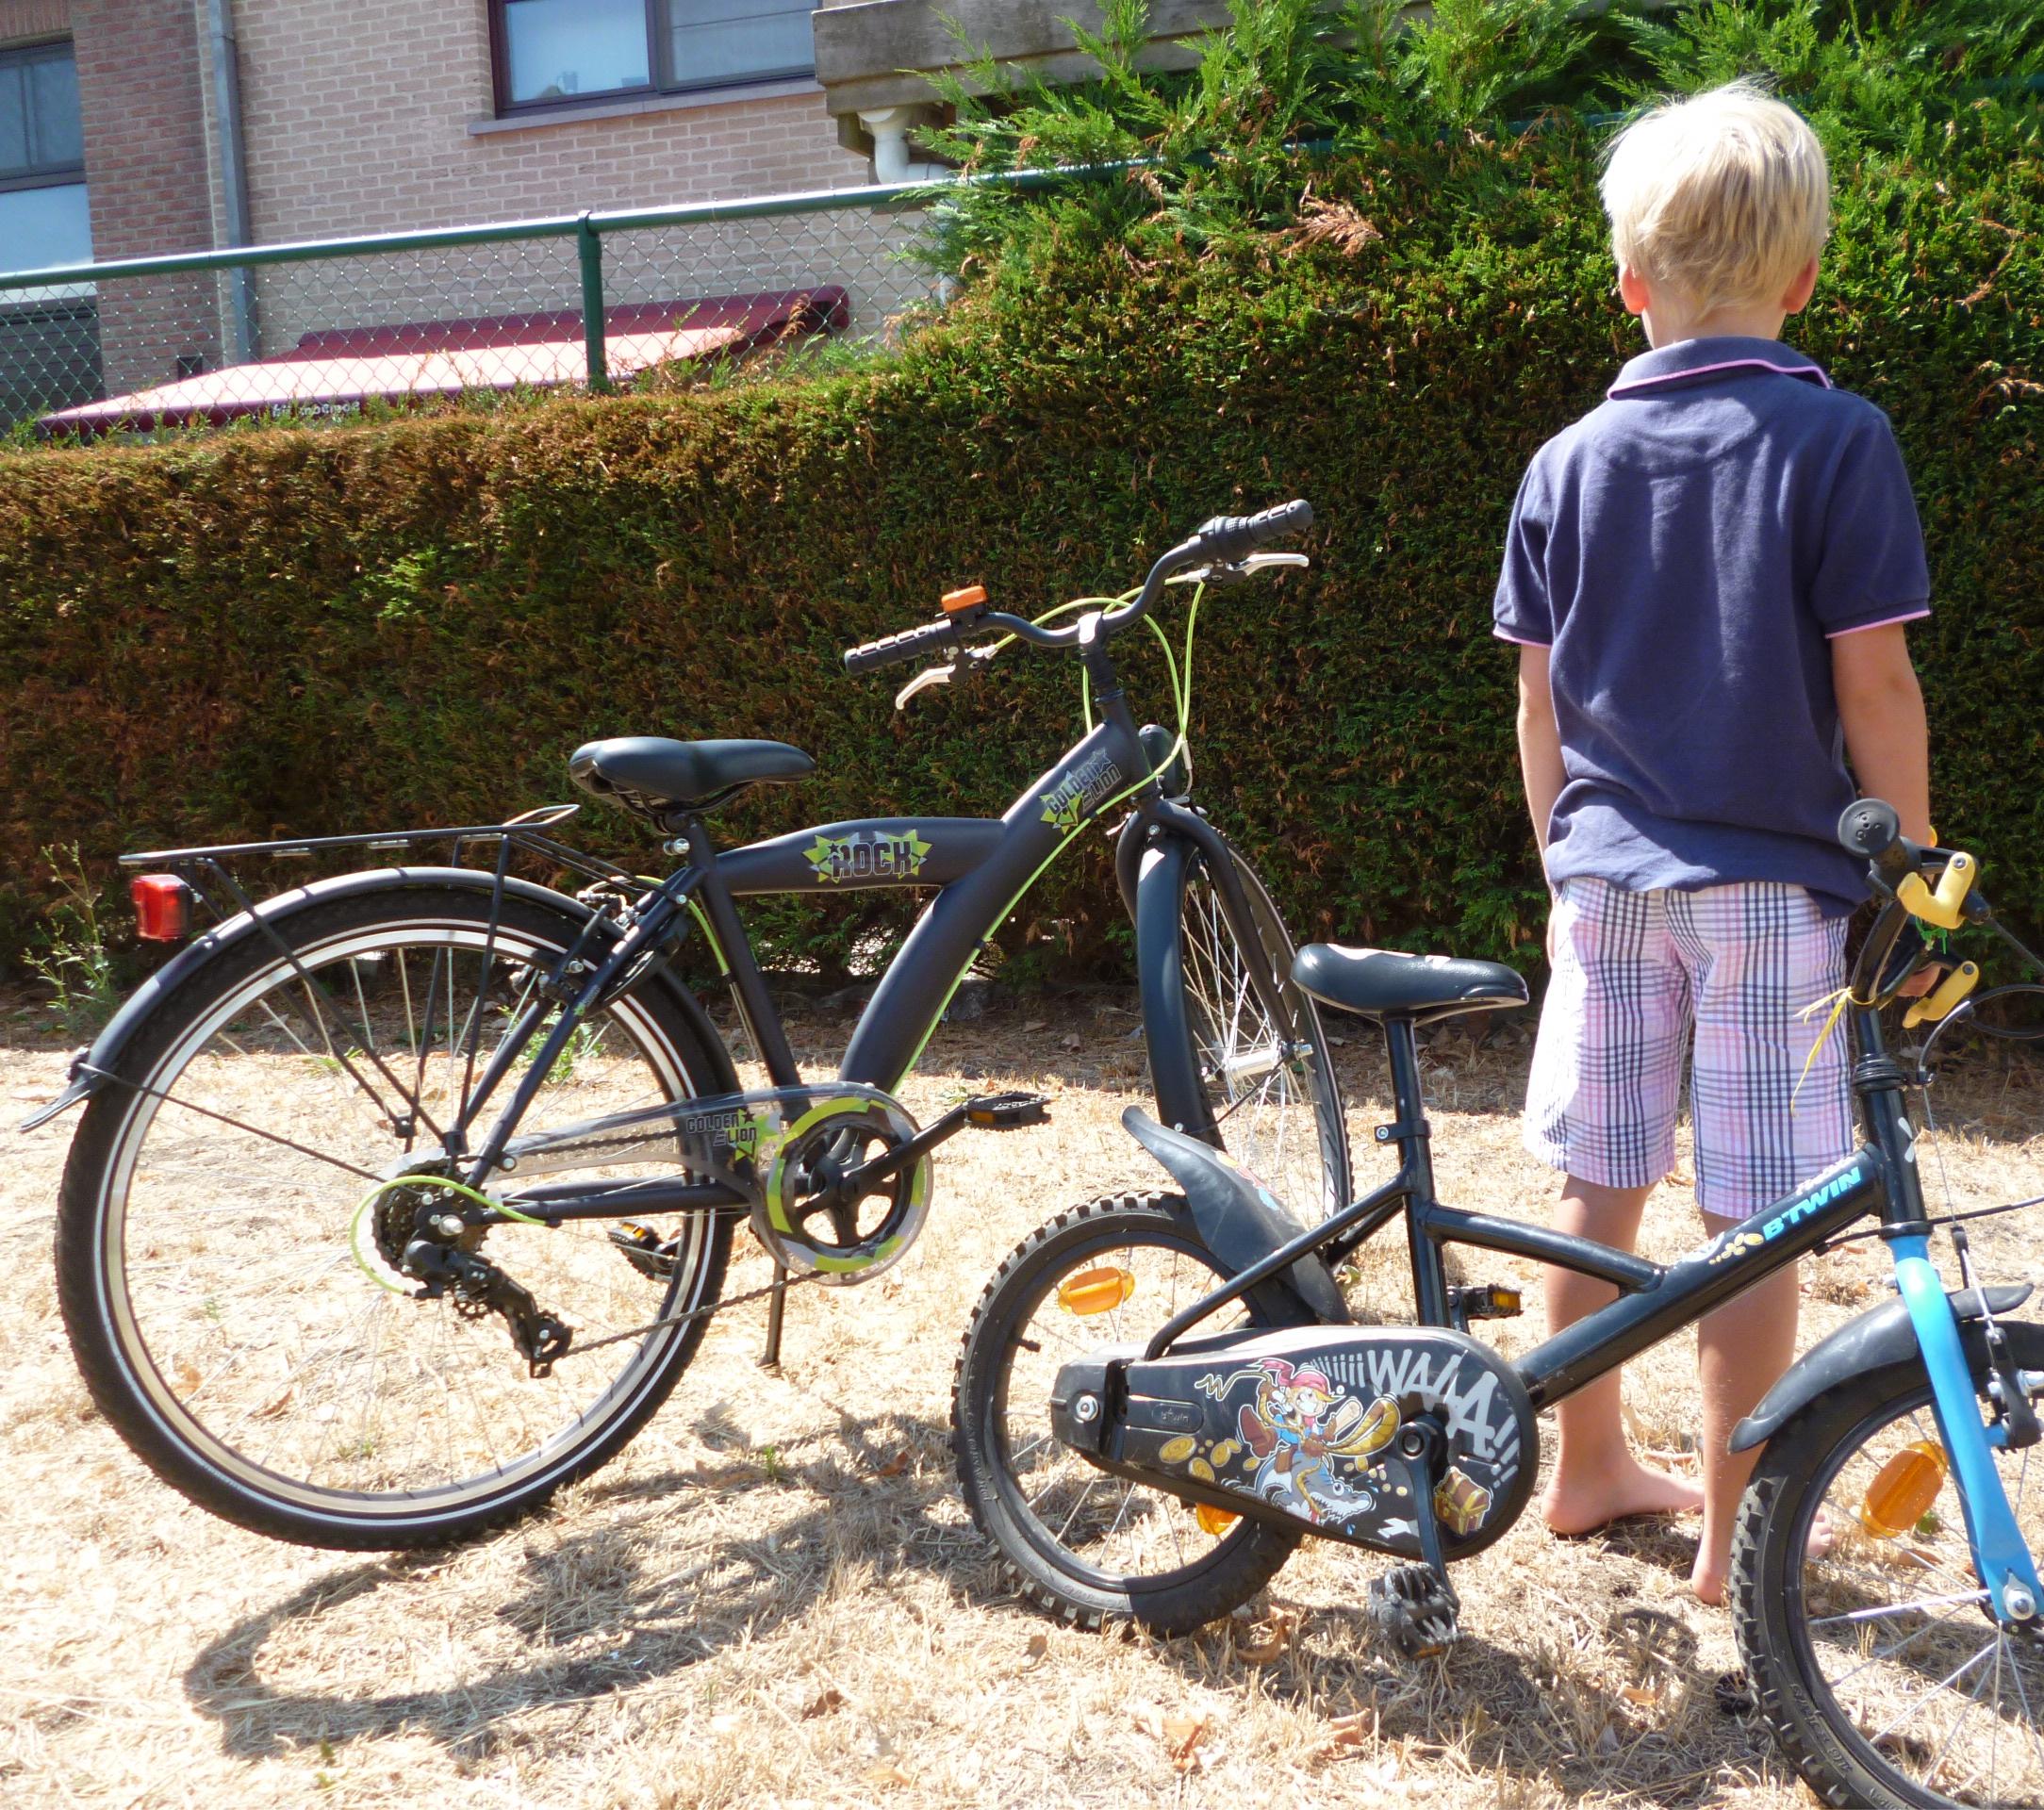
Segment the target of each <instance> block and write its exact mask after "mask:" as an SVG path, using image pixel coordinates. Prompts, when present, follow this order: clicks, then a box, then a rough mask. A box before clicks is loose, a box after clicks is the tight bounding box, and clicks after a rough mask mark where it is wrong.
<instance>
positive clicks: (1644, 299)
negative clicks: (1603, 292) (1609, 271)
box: [1618, 264, 1815, 314]
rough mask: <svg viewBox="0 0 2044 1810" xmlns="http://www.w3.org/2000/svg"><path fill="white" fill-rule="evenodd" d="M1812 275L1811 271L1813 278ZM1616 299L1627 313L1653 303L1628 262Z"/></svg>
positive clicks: (1642, 280)
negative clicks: (1622, 304) (1621, 303)
mask: <svg viewBox="0 0 2044 1810" xmlns="http://www.w3.org/2000/svg"><path fill="white" fill-rule="evenodd" d="M1814 275H1815V272H1814V271H1813V272H1812V277H1813V279H1814ZM1618 299H1619V300H1620V301H1621V302H1623V303H1624V304H1625V312H1626V313H1627V314H1644V313H1645V312H1646V311H1647V310H1648V309H1649V308H1650V307H1652V306H1653V305H1654V298H1653V296H1652V295H1650V294H1649V293H1648V291H1647V287H1646V278H1645V277H1643V276H1641V275H1640V272H1639V271H1636V270H1634V269H1633V268H1632V266H1631V265H1630V264H1621V265H1620V266H1619V267H1618Z"/></svg>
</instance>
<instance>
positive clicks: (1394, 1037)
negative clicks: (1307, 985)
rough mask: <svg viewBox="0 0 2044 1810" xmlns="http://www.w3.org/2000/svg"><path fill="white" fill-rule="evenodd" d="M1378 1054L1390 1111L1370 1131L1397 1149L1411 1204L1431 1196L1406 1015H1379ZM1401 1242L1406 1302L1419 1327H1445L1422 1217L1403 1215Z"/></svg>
mask: <svg viewBox="0 0 2044 1810" xmlns="http://www.w3.org/2000/svg"><path fill="white" fill-rule="evenodd" d="M1383 1022H1384V1053H1385V1056H1386V1058H1387V1060H1388V1061H1389V1062H1390V1064H1391V1088H1392V1100H1393V1111H1395V1113H1396V1115H1397V1116H1396V1117H1395V1118H1394V1119H1393V1122H1392V1123H1391V1124H1390V1125H1380V1126H1378V1127H1376V1141H1377V1143H1378V1144H1396V1145H1397V1147H1398V1165H1399V1174H1400V1177H1401V1179H1402V1180H1403V1182H1404V1183H1405V1186H1406V1187H1407V1189H1408V1190H1409V1200H1410V1201H1411V1202H1414V1203H1422V1202H1426V1201H1430V1200H1432V1199H1433V1197H1434V1157H1433V1144H1432V1135H1433V1134H1432V1127H1429V1126H1428V1125H1427V1123H1426V1089H1425V1087H1424V1086H1423V1084H1422V1082H1421V1079H1420V1057H1419V1040H1418V1038H1417V1036H1416V1035H1415V1033H1414V1028H1413V1027H1414V1020H1413V1018H1412V1017H1411V1015H1410V1014H1409V1013H1406V1012H1386V1013H1385V1014H1384V1021H1383ZM1406 1241H1407V1244H1408V1247H1409V1255H1410V1258H1411V1262H1412V1298H1413V1305H1414V1306H1415V1307H1416V1308H1417V1309H1418V1312H1419V1319H1420V1324H1421V1325H1436V1326H1440V1325H1447V1324H1448V1296H1447V1284H1446V1281H1445V1278H1444V1277H1443V1275H1442V1267H1441V1254H1440V1252H1439V1250H1438V1249H1436V1248H1435V1246H1434V1245H1433V1243H1432V1242H1431V1240H1430V1238H1429V1236H1428V1233H1427V1229H1426V1223H1425V1220H1424V1218H1423V1217H1422V1215H1421V1214H1419V1213H1418V1212H1416V1211H1415V1210H1414V1209H1413V1207H1412V1206H1408V1208H1407V1210H1406Z"/></svg>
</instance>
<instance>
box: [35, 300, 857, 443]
mask: <svg viewBox="0 0 2044 1810" xmlns="http://www.w3.org/2000/svg"><path fill="white" fill-rule="evenodd" d="M848 320H849V300H848V298H847V296H846V294H845V291H844V290H843V289H841V288H836V287H834V286H832V287H828V288H813V289H788V290H783V291H782V292H780V293H778V294H774V295H724V296H711V297H705V298H702V299H700V300H696V301H680V302H637V303H630V304H624V305H621V306H618V307H615V308H606V309H605V310H604V313H603V337H604V348H605V352H606V354H607V360H608V366H609V370H610V374H611V376H612V377H613V378H614V379H618V378H628V377H635V376H636V375H637V374H638V373H639V372H640V371H642V370H649V369H650V368H651V367H652V366H653V365H656V364H659V363H661V362H662V361H663V360H668V359H696V358H705V357H709V356H712V355H713V354H718V353H736V352H743V351H745V350H746V349H747V348H748V347H750V346H755V345H760V344H765V343H769V342H771V341H773V340H776V339H781V338H784V337H787V336H788V335H790V334H809V333H817V332H827V331H829V330H830V329H832V328H834V327H842V326H844V325H845V324H846V322H847V321H848ZM587 375H588V354H587V352H586V350H585V347H584V344H583V337H582V315H581V313H580V311H579V310H576V309H571V308H564V309H560V310H558V311H556V312H553V313H548V314H520V315H490V316H483V317H479V318H476V319H473V320H467V321H418V322H413V323H410V324H407V325H403V326H389V327H340V328H334V329H330V330H326V331H322V332H318V333H308V334H306V335H305V337H303V338H301V339H300V340H299V342H298V344H297V345H296V346H295V347H293V348H292V349H291V350H290V351H289V352H288V353H282V354H278V355H277V356H276V357H273V358H264V359H260V360H258V361H257V362H255V363H254V364H248V365H230V366H228V367H226V369H224V370H209V371H206V372H203V373H202V374H200V375H199V376H196V377H185V378H180V379H179V380H178V381H177V382H175V383H170V384H158V385H157V386H156V387H154V388H150V389H138V390H134V391H132V392H131V393H129V394H128V395H125V396H110V397H108V398H107V400H106V401H105V402H101V403H81V404H79V405H78V406H77V407H76V408H66V409H60V410H59V411H58V413H56V414H54V415H45V416H44V417H43V418H42V419H41V420H40V421H38V422H37V423H36V425H37V427H38V429H39V430H40V431H41V432H42V433H44V434H46V435H48V434H66V433H69V434H80V435H91V434H109V433H114V432H117V431H124V430H125V431H132V432H143V431H146V430H147V429H149V428H153V427H173V426H186V425H191V424H196V423H201V422H214V423H217V422H221V421H226V420H234V419H235V418H236V417H238V416H243V415H276V414H283V413H285V412H286V411H288V410H320V409H334V408H343V407H347V406H349V405H350V404H354V403H366V402H369V401H371V400H376V401H381V402H387V403H403V402H411V401H416V400H419V399H420V398H423V397H430V396H454V395H459V394H460V393H461V392H462V391H463V390H470V389H517V388H519V387H525V386H530V387H533V388H538V389H544V388H550V387H554V386H556V385H560V384H572V383H580V382H582V381H583V380H585V378H586V377H587Z"/></svg>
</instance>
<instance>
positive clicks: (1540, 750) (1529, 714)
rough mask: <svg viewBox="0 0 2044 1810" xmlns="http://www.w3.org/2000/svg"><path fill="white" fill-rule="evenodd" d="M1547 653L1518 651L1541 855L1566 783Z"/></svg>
mask: <svg viewBox="0 0 2044 1810" xmlns="http://www.w3.org/2000/svg"><path fill="white" fill-rule="evenodd" d="M1548 651H1549V650H1547V649H1545V648H1541V647H1529V646H1527V645H1525V644H1524V643H1522V644H1521V645H1520V648H1519V771H1520V773H1521V774H1522V775H1523V776H1524V777H1525V806H1526V810H1527V811H1528V812H1529V813H1531V814H1532V817H1533V837H1534V840H1535V841H1536V842H1538V843H1539V844H1540V848H1541V855H1542V856H1544V855H1545V854H1546V853H1547V821H1548V819H1549V818H1550V817H1552V816H1553V815H1554V814H1555V800H1556V799H1557V798H1559V797H1560V796H1561V788H1562V787H1563V786H1564V785H1565V784H1567V783H1568V774H1567V773H1566V772H1565V771H1564V769H1563V767H1562V765H1561V732H1560V731H1559V730H1558V728H1557V727H1556V726H1555V699H1554V693H1553V692H1552V691H1550V690H1549V689H1548V685H1547V659H1548ZM1840 708H1841V709H1842V708H1843V705H1842V703H1841V705H1840ZM1897 808H1898V809H1899V808H1900V807H1899V806H1898V807H1897Z"/></svg>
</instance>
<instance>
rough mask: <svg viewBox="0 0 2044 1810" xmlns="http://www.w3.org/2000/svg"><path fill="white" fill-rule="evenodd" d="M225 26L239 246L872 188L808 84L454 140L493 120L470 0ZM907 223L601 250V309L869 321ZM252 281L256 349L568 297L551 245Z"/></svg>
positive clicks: (328, 4) (316, 2) (564, 271)
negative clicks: (232, 65)
mask: <svg viewBox="0 0 2044 1810" xmlns="http://www.w3.org/2000/svg"><path fill="white" fill-rule="evenodd" d="M235 22H236V30H237V33H238V36H239V42H240V67H241V95H242V113H243V123H244V131H245V136H246V140H247V162H248V178H249V182H248V186H249V200H250V207H251V213H252V220H253V224H254V227H255V238H256V239H257V240H258V241H275V240H280V239H310V238H321V237H327V236H330V235H335V234H351V233H375V232H387V231H396V230H402V229H404V228H407V227H421V226H446V225H464V224H468V223H470V222H479V221H492V220H516V219H521V218H526V217H530V216H534V215H545V214H565V213H574V212H577V211H579V210H581V209H582V208H585V207H595V208H607V207H627V206H661V205H663V204H667V203H670V202H683V201H707V200H715V199H718V198H723V197H729V196H734V195H750V194H770V193H774V192H777V191H782V190H786V189H817V188H831V187H844V186H847V185H849V184H855V183H861V182H865V181H866V180H868V179H869V178H868V175H867V168H866V165H865V161H864V159H862V158H858V157H855V156H852V155H850V154H849V153H848V152H846V151H845V150H843V149H842V148H841V147H840V146H839V145H838V143H837V139H836V132H835V127H834V126H833V124H832V121H831V118H830V116H829V114H828V113H827V112H826V111H825V110H824V106H823V96H822V92H821V90H817V89H815V88H813V87H805V89H804V90H803V91H801V92H798V93H782V94H777V95H745V94H743V92H742V90H741V91H740V93H739V95H738V97H737V98H730V99H724V100H719V101H711V102H708V103H696V104H691V105H684V106H670V105H666V104H660V103H656V104H655V105H654V107H652V108H651V109H650V110H644V111H639V112H633V113H625V114H622V115H614V116H611V117H586V118H582V119H574V120H570V121H569V122H568V123H551V124H534V125H521V126H519V127H517V128H516V129H511V130H497V131H490V132H484V133H474V132H471V131H470V125H471V124H472V123H476V122H478V121H486V120H489V119H490V118H491V116H492V114H493V111H494V98H493V93H492V81H491V69H490V51H489V30H488V14H487V9H486V4H485V0H441V3H440V4H437V5H431V6H420V5H418V4H415V0H358V4H355V5H352V6H336V5H335V4H333V0H235ZM908 230H909V228H908V226H907V225H906V224H903V223H900V222H896V223H894V224H892V225H890V226H888V227H886V228H885V229H877V228H875V227H873V226H870V225H867V224H865V223H860V224H858V225H857V226H856V227H854V226H853V225H852V223H851V222H834V223H828V224H818V225H816V227H814V228H813V229H811V228H809V227H807V226H805V224H804V222H792V223H788V222H777V223H775V224H773V225H771V226H767V227H758V228H739V227H735V226H734V227H730V228H717V229H714V230H711V231H706V232H702V233H697V234H694V235H667V236H666V237H665V238H664V239H662V240H661V241H660V242H659V243H657V244H656V243H654V242H652V241H651V240H649V241H648V242H645V243H641V244H636V245H633V244H628V243H627V242H626V241H624V240H622V239H619V240H614V241H612V242H611V245H610V247H608V248H607V255H606V270H607V272H608V274H609V275H610V276H611V277H612V279H613V284H612V288H611V293H612V295H613V297H614V299H615V300H618V301H635V300H649V301H651V300H668V299H671V298H674V297H677V296H684V295H690V294H704V293H710V292H714V291H721V290H729V289H750V288H782V287H788V286H793V285H796V284H801V283H807V282H814V281H829V280H833V279H834V280H840V281H847V282H849V286H850V287H851V288H852V291H853V297H854V308H855V311H858V312H863V313H865V315H867V316H868V317H869V318H870V317H876V316H877V315H878V314H881V313H885V312H892V311H893V310H894V308H895V307H896V306H898V304H899V302H898V297H897V296H896V295H895V294H894V293H893V292H894V291H895V290H898V288H900V287H901V285H902V283H903V281H904V280H905V279H904V277H903V274H902V272H901V271H899V269H898V266H895V265H893V264H892V263H890V262H889V260H888V256H887V254H888V253H889V252H890V251H891V250H892V249H893V248H894V247H895V246H896V245H898V243H899V242H900V240H901V239H903V238H904V237H905V236H906V233H907V231H908ZM258 288H259V294H260V304H259V305H260V313H261V323H262V341H263V348H264V350H265V351H266V352H273V351H277V350H281V349H282V348H284V347H287V346H288V345H290V344H291V343H293V342H294V341H295V340H296V338H297V337H298V336H299V334H301V333H302V332H304V331H305V330H307V329H308V328H311V327H325V326H352V325H370V324H382V323H387V322H390V321H405V320H420V319H435V318H450V317H453V316H460V315H467V314H502V313H512V312H517V311H519V310H521V309H527V308H530V309H541V308H549V309H551V308H564V307H573V306H574V305H576V303H577V300H578V293H579V292H578V289H577V278H576V271H575V262H574V254H573V247H572V245H571V244H569V243H565V242H555V243H549V244H542V245H536V246H503V247H478V248H476V249H475V250H473V251H471V252H464V253H443V254H417V255H406V256H402V257H395V258H385V259H377V260H362V261H361V262H359V263H357V262H354V261H351V262H350V263H348V264H346V265H339V264H328V265H320V266H307V267H298V268H291V267H284V268H279V269H277V270H274V271H263V272H262V273H261V275H260V277H259V278H258ZM883 291H885V293H884V294H883ZM862 295H863V297H864V299H865V307H864V309H863V310H862V309H861V308H860V303H861V299H862Z"/></svg>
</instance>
